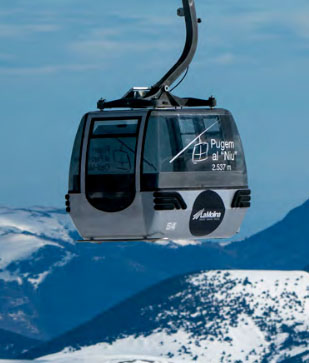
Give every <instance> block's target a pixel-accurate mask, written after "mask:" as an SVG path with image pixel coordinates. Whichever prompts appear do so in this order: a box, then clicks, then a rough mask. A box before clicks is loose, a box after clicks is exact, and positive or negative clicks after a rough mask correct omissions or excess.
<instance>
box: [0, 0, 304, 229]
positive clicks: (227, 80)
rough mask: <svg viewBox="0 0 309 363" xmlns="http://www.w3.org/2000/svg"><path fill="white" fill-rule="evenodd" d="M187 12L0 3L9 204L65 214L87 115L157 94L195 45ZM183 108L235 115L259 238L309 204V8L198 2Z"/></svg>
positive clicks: (96, 4)
mask: <svg viewBox="0 0 309 363" xmlns="http://www.w3.org/2000/svg"><path fill="white" fill-rule="evenodd" d="M180 6H181V1H180V0H169V1H166V0H156V1H149V0H147V1H145V0H131V1H130V2H128V1H125V0H114V1H111V2H110V1H107V0H89V1H87V2H86V1H84V0H44V1H39V0H11V1H1V2H0V96H1V97H0V109H1V121H0V165H1V170H2V173H1V178H0V190H1V194H0V204H1V205H4V206H12V207H30V206H34V205H43V206H55V207H59V206H60V207H62V206H63V205H64V194H65V193H66V192H67V179H68V168H69V160H70V154H71V148H72V143H73V140H74V136H75V132H76V129H77V127H78V123H79V121H80V119H81V117H82V115H83V114H84V113H86V112H88V111H90V110H95V109H96V101H97V100H98V99H99V98H101V97H103V98H106V99H115V98H119V97H121V96H122V95H123V94H124V93H126V91H127V90H129V89H130V88H131V87H132V86H150V85H152V84H154V83H155V82H156V81H157V80H158V79H159V78H161V76H162V75H163V74H164V73H165V72H166V71H167V70H168V69H169V68H170V67H171V66H172V65H173V64H174V63H175V61H177V59H178V57H179V55H180V53H181V51H182V48H183V44H184V39H185V27H184V23H183V18H179V17H177V16H176V9H177V8H178V7H180ZM196 7H197V12H198V16H199V17H201V18H202V19H203V22H202V24H200V25H199V31H200V34H199V37H200V41H199V47H198V51H197V55H196V57H195V59H194V61H193V62H192V65H191V67H190V71H189V73H188V76H187V78H186V80H185V81H184V82H183V83H182V84H181V86H179V87H178V88H177V90H175V92H174V93H175V94H177V95H179V96H192V97H201V98H208V97H209V96H210V95H214V96H215V97H216V98H217V101H218V106H220V107H223V108H227V109H229V110H230V111H231V112H232V113H233V115H234V117H235V119H236V121H237V124H238V128H239V131H240V133H241V136H242V141H243V144H244V148H245V151H246V159H247V164H248V172H249V183H250V187H251V189H252V192H253V206H252V208H251V210H250V212H249V213H248V216H247V218H246V222H245V224H244V227H243V233H244V234H252V233H254V232H256V231H257V230H260V229H262V228H265V227H267V226H269V225H270V224H272V223H273V222H275V221H277V220H279V219H281V218H282V217H283V216H284V215H285V214H286V213H287V212H288V211H289V210H290V209H291V208H294V207H295V206H297V205H299V204H301V203H302V202H304V201H305V200H307V199H308V197H309V187H308V180H309V178H308V177H309V167H308V153H309V144H308V136H307V135H308V134H309V123H308V121H309V120H308V111H307V104H308V99H309V71H308V65H309V22H308V19H309V2H308V1H307V0H297V1H295V0H287V1H285V0H260V1H253V0H234V1H231V0H220V1H218V0H217V1H215V0H196Z"/></svg>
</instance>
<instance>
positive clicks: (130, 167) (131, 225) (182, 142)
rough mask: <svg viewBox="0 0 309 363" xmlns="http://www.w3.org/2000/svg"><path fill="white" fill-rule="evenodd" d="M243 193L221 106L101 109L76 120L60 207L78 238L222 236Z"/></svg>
mask: <svg viewBox="0 0 309 363" xmlns="http://www.w3.org/2000/svg"><path fill="white" fill-rule="evenodd" d="M249 194H250V192H249V190H248V180H247V171H246V164H245V158H244V152H243V148H242V144H241V140H240V137H239V133H238V131H237V128H236V125H235V122H234V120H233V117H232V115H231V114H230V112H228V111H226V110H223V109H163V110H162V109H153V110H127V111H119V110H117V111H103V112H93V113H89V114H87V115H85V116H84V117H83V119H82V121H81V123H80V127H79V130H78V133H77V136H76V140H75V144H74V148H73V154H72V161H71V169H70V182H69V194H68V196H67V199H68V203H67V205H68V208H69V212H70V214H71V217H72V219H73V221H74V223H75V225H76V226H77V228H78V230H79V232H80V234H81V235H82V236H83V238H84V239H85V240H90V241H105V240H157V239H163V238H165V239H171V240H178V239H201V238H202V239H205V238H226V237H230V236H232V235H234V234H235V233H236V232H237V231H238V230H239V228H240V225H241V223H242V220H243V218H244V215H245V212H246V209H247V208H248V207H249V205H250V203H249V200H250V196H249Z"/></svg>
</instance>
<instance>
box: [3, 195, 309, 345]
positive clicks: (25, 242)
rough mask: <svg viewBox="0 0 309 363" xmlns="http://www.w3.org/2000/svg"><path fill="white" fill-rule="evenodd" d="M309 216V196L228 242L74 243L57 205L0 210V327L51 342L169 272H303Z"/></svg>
mask: <svg viewBox="0 0 309 363" xmlns="http://www.w3.org/2000/svg"><path fill="white" fill-rule="evenodd" d="M308 218H309V201H307V202H306V203H304V204H303V205H302V206H300V207H299V208H296V209H295V210H293V211H291V213H289V215H288V216H287V217H286V218H285V219H284V220H283V221H281V222H279V223H277V224H276V225H274V226H272V227H271V228H269V229H267V230H265V231H263V232H261V233H259V234H257V235H255V236H252V237H251V238H249V239H248V240H245V241H243V242H240V243H232V244H229V245H227V244H224V245H221V244H220V245H218V244H215V243H203V244H199V245H186V246H183V247H180V246H175V245H173V244H168V245H162V244H159V245H158V244H150V243H148V244H147V243H141V242H139V243H134V242H130V243H110V244H102V245H89V244H76V243H74V241H75V240H76V239H78V234H77V232H76V231H75V229H74V226H73V225H72V223H71V221H70V218H69V216H68V215H67V214H66V213H65V212H64V211H62V210H57V209H51V208H39V207H37V208H32V209H10V208H0V292H1V293H0V328H2V329H5V330H11V331H13V332H16V333H19V334H21V335H24V336H28V337H30V338H35V339H39V340H49V339H51V338H53V337H56V336H58V335H60V334H63V333H64V332H65V331H68V330H71V329H73V328H75V327H77V326H79V325H80V324H82V323H84V322H87V321H89V320H90V319H92V318H93V317H94V316H96V315H97V314H100V313H101V312H102V311H104V310H107V309H109V308H111V307H112V306H114V305H115V304H118V303H120V302H121V301H123V300H125V299H127V298H128V297H130V296H132V295H134V294H136V293H137V292H138V291H142V290H143V289H145V288H148V287H150V286H152V285H153V284H156V283H158V282H160V281H163V280H165V279H167V278H169V277H173V276H177V275H181V274H185V273H191V272H192V271H200V270H209V269H263V270H265V269H267V270H268V269H269V270H271V269H280V270H285V269H287V270H289V269H292V270H301V269H304V268H305V267H306V266H308V263H309V262H308V256H309V237H308V236H309V233H308V227H307V225H308V223H307V221H308ZM76 302H78V303H76Z"/></svg>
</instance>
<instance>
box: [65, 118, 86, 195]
mask: <svg viewBox="0 0 309 363" xmlns="http://www.w3.org/2000/svg"><path fill="white" fill-rule="evenodd" d="M85 122H86V117H85V116H84V117H83V118H82V120H81V122H80V125H79V128H78V130H77V134H76V137H75V141H74V146H73V151H72V156H71V164H70V176H69V192H70V193H80V162H81V151H82V150H81V148H82V139H83V134H84V128H85Z"/></svg>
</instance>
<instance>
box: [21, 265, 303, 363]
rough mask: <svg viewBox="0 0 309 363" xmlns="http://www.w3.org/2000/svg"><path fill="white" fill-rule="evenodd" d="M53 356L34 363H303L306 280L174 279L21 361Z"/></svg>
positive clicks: (252, 276) (254, 274)
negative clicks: (102, 361) (136, 361)
mask: <svg viewBox="0 0 309 363" xmlns="http://www.w3.org/2000/svg"><path fill="white" fill-rule="evenodd" d="M61 346H62V348H61ZM59 348H60V349H59ZM57 350H59V351H60V350H61V352H60V353H56V354H52V355H47V356H44V357H41V358H40V359H42V360H47V361H56V362H58V361H59V362H60V361H61V362H62V361H63V362H70V361H81V362H83V361H85V362H86V361H87V359H89V360H90V361H92V357H94V359H93V361H96V357H99V356H101V357H106V356H115V355H130V356H132V357H134V356H135V357H138V356H140V355H145V356H155V357H162V358H165V359H171V360H172V361H173V362H183V361H198V362H214V363H217V362H220V361H222V362H236V361H237V362H281V361H284V360H286V359H287V358H291V357H295V356H298V357H299V359H300V360H299V361H300V362H303V361H306V360H305V358H306V357H308V356H309V274H307V273H305V272H280V271H212V272H202V273H197V274H193V275H187V276H183V277H177V278H173V279H170V280H167V281H165V282H163V283H161V284H158V285H156V286H155V287H153V288H151V289H148V290H146V291H144V292H142V293H140V294H138V295H136V296H135V297H134V298H132V299H129V300H127V301H126V302H124V303H122V304H120V305H118V306H117V307H115V308H113V309H111V310H110V311H108V312H105V313H103V314H102V315H100V316H97V317H96V318H95V319H93V320H92V321H91V322H89V323H87V324H84V325H82V326H81V327H80V328H77V329H75V330H73V331H72V332H69V333H68V334H66V335H63V336H61V337H59V338H58V339H55V340H54V341H51V342H50V343H46V344H43V345H42V346H39V347H38V348H37V349H34V350H32V351H30V352H29V354H26V355H25V357H30V358H34V357H37V356H38V355H39V354H40V355H42V354H44V352H45V354H46V353H51V352H53V351H54V352H55V351H57ZM302 356H303V359H302V358H301V357H302ZM306 359H307V358H306Z"/></svg>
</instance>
